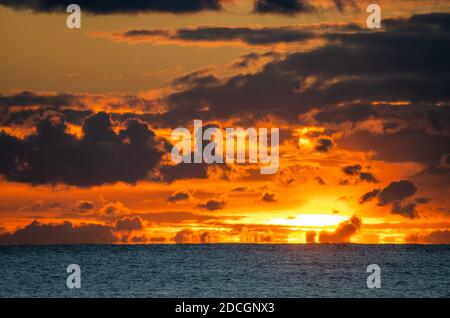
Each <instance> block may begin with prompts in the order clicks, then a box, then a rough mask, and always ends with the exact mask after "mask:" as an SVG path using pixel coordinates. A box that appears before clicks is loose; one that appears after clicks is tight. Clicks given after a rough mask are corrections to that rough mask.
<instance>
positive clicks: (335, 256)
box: [0, 244, 450, 298]
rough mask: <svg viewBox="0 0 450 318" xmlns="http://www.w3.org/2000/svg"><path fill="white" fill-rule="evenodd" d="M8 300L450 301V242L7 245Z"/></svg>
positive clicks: (0, 269) (3, 293) (2, 260)
mask: <svg viewBox="0 0 450 318" xmlns="http://www.w3.org/2000/svg"><path fill="white" fill-rule="evenodd" d="M69 264H78V265H79V266H80V269H81V288H79V289H69V288H68V287H67V286H66V279H67V277H68V276H69V275H70V274H68V273H67V272H66V268H67V266H68V265H69ZM370 264H377V265H379V266H380V269H381V277H380V279H381V288H376V289H369V288H368V287H367V277H368V276H369V275H370V273H367V272H366V269H367V266H368V265H370ZM0 297H250V298H253V297H450V245H356V244H338V245H334V244H330V245H288V244H286V245H252V244H248V245H247V244H245V245H244V244H208V245H54V246H0Z"/></svg>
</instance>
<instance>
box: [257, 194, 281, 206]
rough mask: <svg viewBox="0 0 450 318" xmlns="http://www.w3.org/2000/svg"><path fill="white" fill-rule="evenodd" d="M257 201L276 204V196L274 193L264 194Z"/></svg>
mask: <svg viewBox="0 0 450 318" xmlns="http://www.w3.org/2000/svg"><path fill="white" fill-rule="evenodd" d="M259 200H260V201H261V202H265V203H273V202H277V195H276V194H275V193H274V192H264V193H263V194H262V195H261V198H260V199H259Z"/></svg>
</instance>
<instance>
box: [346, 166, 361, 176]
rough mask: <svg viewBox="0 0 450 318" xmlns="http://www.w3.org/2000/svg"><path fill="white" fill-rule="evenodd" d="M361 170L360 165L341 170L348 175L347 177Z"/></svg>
mask: <svg viewBox="0 0 450 318" xmlns="http://www.w3.org/2000/svg"><path fill="white" fill-rule="evenodd" d="M361 169H362V166H361V165H360V164H356V165H351V166H345V167H343V168H342V171H343V172H344V173H345V174H347V175H349V176H354V175H357V174H359V173H360V171H361Z"/></svg>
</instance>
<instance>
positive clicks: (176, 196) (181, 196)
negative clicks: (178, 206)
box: [166, 190, 191, 203]
mask: <svg viewBox="0 0 450 318" xmlns="http://www.w3.org/2000/svg"><path fill="white" fill-rule="evenodd" d="M190 198H191V194H190V193H189V191H187V190H179V191H175V192H174V193H172V194H171V195H169V196H168V197H167V199H166V200H167V201H168V202H171V203H174V202H178V201H185V200H189V199H190Z"/></svg>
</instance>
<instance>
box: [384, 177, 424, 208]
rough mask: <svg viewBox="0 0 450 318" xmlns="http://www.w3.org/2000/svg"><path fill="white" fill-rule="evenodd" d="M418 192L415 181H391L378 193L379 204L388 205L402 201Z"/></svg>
mask: <svg viewBox="0 0 450 318" xmlns="http://www.w3.org/2000/svg"><path fill="white" fill-rule="evenodd" d="M416 192H417V187H416V185H415V184H414V183H412V182H411V181H408V180H401V181H394V182H391V183H390V184H389V185H388V186H387V187H386V188H384V189H383V190H381V192H380V193H379V194H378V205H386V204H389V203H392V202H394V201H401V200H404V199H406V198H409V197H410V196H412V195H414V194H415V193H416Z"/></svg>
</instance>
